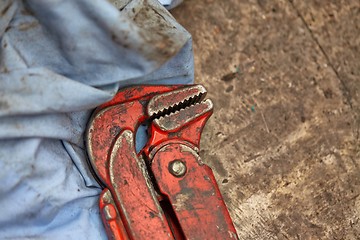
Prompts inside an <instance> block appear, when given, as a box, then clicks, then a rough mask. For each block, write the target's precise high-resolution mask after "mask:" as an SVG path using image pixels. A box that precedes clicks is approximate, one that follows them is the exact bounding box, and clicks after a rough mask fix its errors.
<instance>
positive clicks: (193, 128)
mask: <svg viewBox="0 0 360 240" xmlns="http://www.w3.org/2000/svg"><path fill="white" fill-rule="evenodd" d="M205 95H206V90H205V88H204V87H203V86H201V85H186V86H185V85H175V86H136V87H129V88H125V89H123V90H121V91H119V92H118V93H117V94H116V96H115V97H114V98H113V99H112V100H111V101H109V102H107V103H105V104H103V105H101V106H100V107H98V108H97V109H96V110H95V112H94V114H93V116H92V118H91V120H90V122H89V125H88V129H87V133H86V134H87V136H86V143H87V150H88V155H89V161H90V164H91V166H92V169H93V171H94V173H95V175H96V177H97V179H98V180H99V182H100V183H101V184H102V186H103V187H104V190H103V192H102V194H101V195H100V203H99V205H100V212H101V216H102V219H103V223H104V225H105V228H106V232H107V234H108V237H109V239H116V240H118V239H156V240H158V239H238V237H237V234H236V230H235V228H234V225H233V223H232V220H231V218H230V215H229V213H228V210H227V208H226V206H225V203H224V201H223V198H222V196H221V193H220V191H219V188H218V186H217V183H216V180H215V178H214V175H213V173H212V171H211V169H210V168H209V167H208V166H206V165H205V164H203V163H202V161H201V159H200V156H199V154H198V151H199V144H200V137H201V133H202V130H203V128H204V126H205V123H206V121H207V120H208V118H209V117H210V116H211V114H212V111H213V104H212V102H211V100H209V99H208V100H203V99H204V97H205ZM140 125H147V127H148V135H149V139H148V141H147V143H146V145H145V147H144V148H143V149H142V150H141V151H140V152H139V153H136V151H135V137H134V136H135V134H136V132H137V129H138V127H139V126H140Z"/></svg>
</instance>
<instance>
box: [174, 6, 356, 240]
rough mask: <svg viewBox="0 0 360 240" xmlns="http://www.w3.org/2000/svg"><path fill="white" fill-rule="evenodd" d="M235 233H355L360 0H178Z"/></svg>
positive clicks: (209, 157) (207, 154)
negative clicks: (208, 107)
mask: <svg viewBox="0 0 360 240" xmlns="http://www.w3.org/2000/svg"><path fill="white" fill-rule="evenodd" d="M172 13H173V14H174V16H175V18H176V19H177V20H178V21H179V22H180V23H181V24H182V25H183V26H184V27H185V28H186V29H188V30H189V31H190V32H191V33H192V35H193V41H194V51H195V69H196V82H197V83H202V84H204V85H205V86H206V87H207V89H208V91H209V95H208V96H209V97H211V98H212V99H213V100H214V105H215V114H214V115H213V117H212V118H211V120H210V121H209V123H208V125H207V127H206V129H205V131H204V134H203V138H202V139H203V140H202V151H201V154H202V158H203V160H204V161H205V162H206V163H208V164H209V165H210V166H211V167H212V168H213V170H214V172H215V176H216V178H217V180H218V182H219V185H220V188H221V191H222V193H223V195H224V198H225V200H226V203H227V205H228V207H229V209H230V212H231V215H232V217H233V220H234V222H235V225H236V228H237V231H238V234H239V237H240V238H241V239H360V195H359V194H360V167H359V165H360V132H359V131H360V2H359V1H357V0H353V1H320V0H317V1H316V0H313V1H311V0H309V1H300V0H293V1H290V0H289V1H266V0H258V1H238V0H229V1H220V0H218V1H216V0H196V1H195V0H187V1H186V0H185V3H184V4H183V5H181V6H180V7H179V8H177V9H175V10H174V11H172Z"/></svg>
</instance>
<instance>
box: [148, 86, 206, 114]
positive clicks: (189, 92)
mask: <svg viewBox="0 0 360 240" xmlns="http://www.w3.org/2000/svg"><path fill="white" fill-rule="evenodd" d="M205 95H206V89H205V88H204V87H203V86H202V85H194V86H189V87H185V88H181V89H179V90H175V91H172V92H168V93H164V94H160V95H157V96H155V97H154V98H152V99H151V100H150V101H149V104H148V108H147V110H148V114H149V116H150V118H151V119H155V118H159V117H161V116H166V115H170V114H172V113H175V112H177V111H179V110H181V109H184V108H186V107H188V106H191V105H194V104H196V103H199V102H201V101H202V100H203V99H204V98H205Z"/></svg>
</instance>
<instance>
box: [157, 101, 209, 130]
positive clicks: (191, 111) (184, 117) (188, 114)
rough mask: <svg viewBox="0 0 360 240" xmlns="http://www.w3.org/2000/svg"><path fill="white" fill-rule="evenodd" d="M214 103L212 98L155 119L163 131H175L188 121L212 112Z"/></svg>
mask: <svg viewBox="0 0 360 240" xmlns="http://www.w3.org/2000/svg"><path fill="white" fill-rule="evenodd" d="M212 110H213V103H212V101H211V100H210V99H207V100H205V101H203V102H199V103H196V104H194V105H190V106H187V107H185V108H182V109H180V110H178V111H176V112H173V113H170V114H168V115H165V116H161V117H159V118H157V119H154V123H155V124H156V125H157V126H158V127H160V129H162V130H163V131H174V130H176V129H179V128H181V127H183V126H185V125H186V124H187V123H189V122H191V121H193V120H195V119H196V118H199V117H201V116H203V115H204V114H207V113H209V112H212Z"/></svg>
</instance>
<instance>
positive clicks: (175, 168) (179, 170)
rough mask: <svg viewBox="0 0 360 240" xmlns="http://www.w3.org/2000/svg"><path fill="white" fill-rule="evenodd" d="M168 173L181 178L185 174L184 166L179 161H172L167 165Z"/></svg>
mask: <svg viewBox="0 0 360 240" xmlns="http://www.w3.org/2000/svg"><path fill="white" fill-rule="evenodd" d="M169 171H170V173H171V174H172V175H174V176H175V177H182V176H184V175H185V173H186V165H185V163H184V162H182V161H180V160H174V161H172V162H170V163H169Z"/></svg>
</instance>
